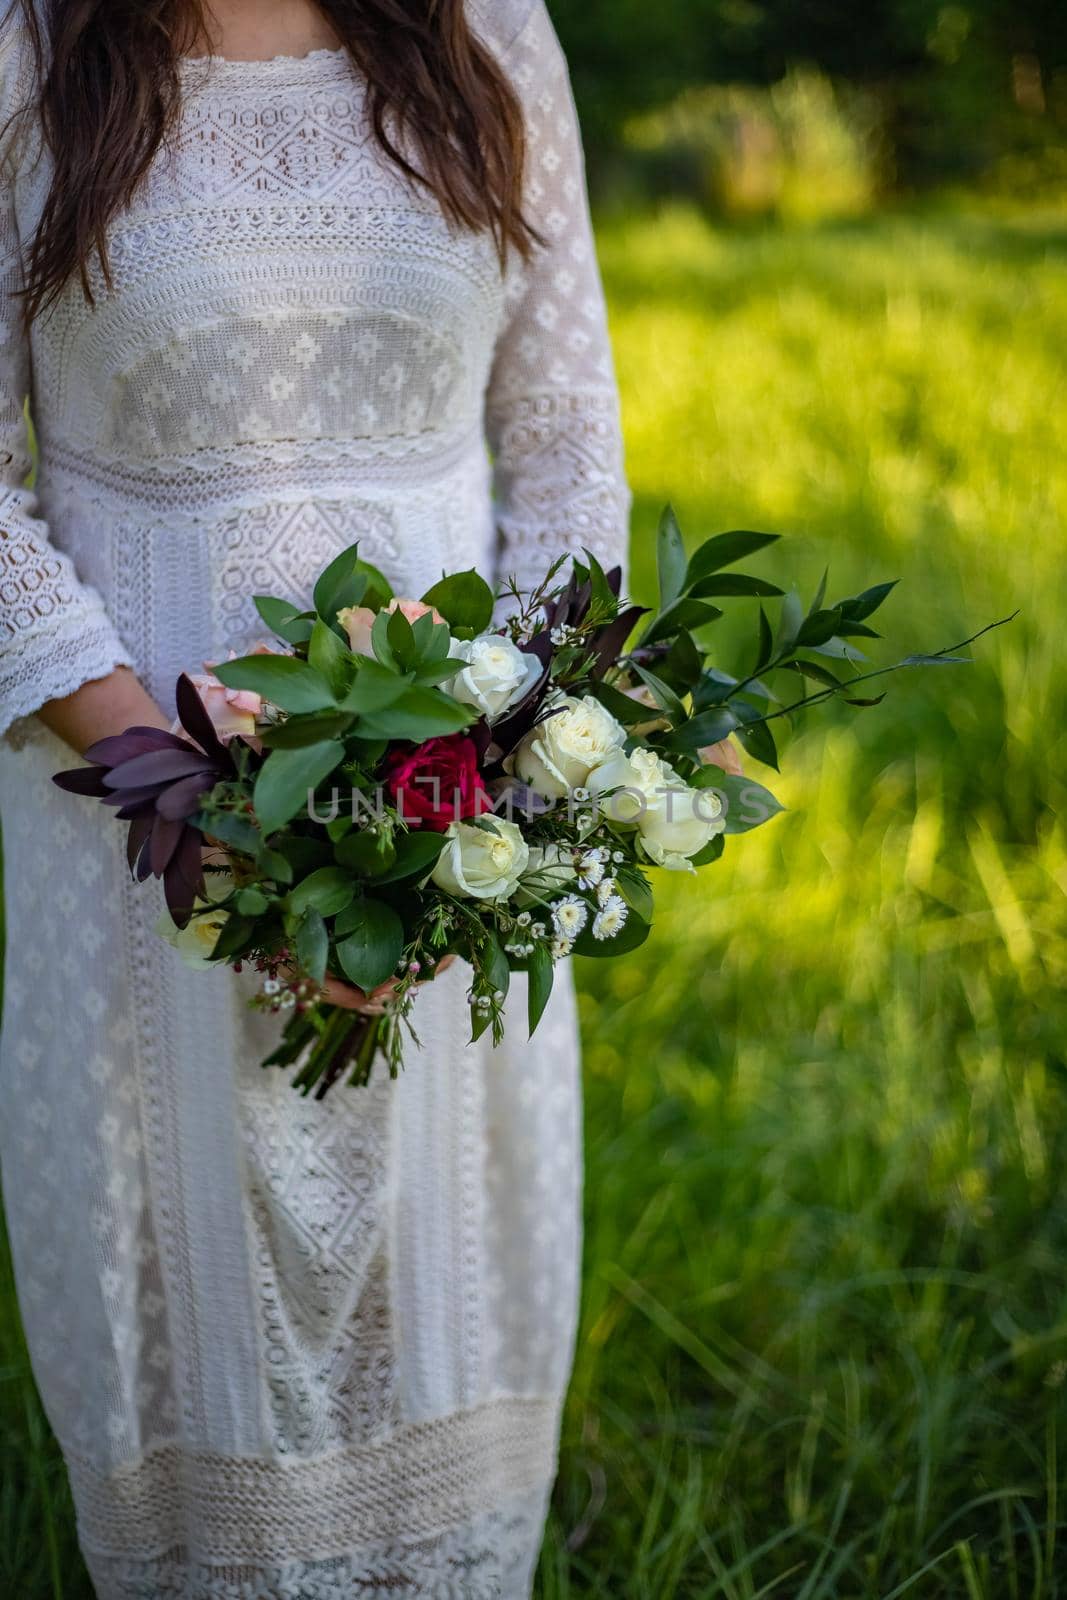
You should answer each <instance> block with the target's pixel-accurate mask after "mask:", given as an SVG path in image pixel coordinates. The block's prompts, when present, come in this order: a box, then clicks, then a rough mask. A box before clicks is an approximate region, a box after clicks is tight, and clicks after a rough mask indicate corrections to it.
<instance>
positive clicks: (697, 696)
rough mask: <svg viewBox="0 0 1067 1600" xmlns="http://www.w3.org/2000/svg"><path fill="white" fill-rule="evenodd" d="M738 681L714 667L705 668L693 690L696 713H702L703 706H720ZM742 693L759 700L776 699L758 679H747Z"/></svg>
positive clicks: (730, 694)
mask: <svg viewBox="0 0 1067 1600" xmlns="http://www.w3.org/2000/svg"><path fill="white" fill-rule="evenodd" d="M740 681H741V680H740V679H739V678H733V677H731V676H730V674H729V673H728V672H720V671H719V670H718V669H717V668H716V667H705V669H704V671H703V672H702V673H701V675H700V682H699V683H698V684H697V685H696V688H695V689H694V690H693V705H694V706H695V708H696V709H697V710H698V711H702V710H703V709H704V707H705V706H717V705H721V704H722V703H723V701H724V700H729V699H730V697H731V696H732V695H733V692H734V690H735V689H736V688H737V687H738V685H739V684H740ZM744 692H745V694H746V695H755V696H756V698H757V699H759V700H774V699H776V698H777V697H776V696H775V695H773V694H772V693H771V691H770V689H768V687H767V685H766V684H765V683H763V682H762V681H761V680H760V679H759V678H749V679H747V680H746V682H745V690H744Z"/></svg>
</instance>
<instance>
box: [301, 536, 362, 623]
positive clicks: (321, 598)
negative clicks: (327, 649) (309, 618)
mask: <svg viewBox="0 0 1067 1600" xmlns="http://www.w3.org/2000/svg"><path fill="white" fill-rule="evenodd" d="M358 562H359V545H358V544H352V545H349V547H348V549H347V550H342V551H341V554H340V555H339V556H335V557H334V559H333V560H332V561H331V562H330V564H329V566H328V567H327V568H326V570H325V571H324V572H323V573H322V575H321V577H320V578H319V581H318V582H317V583H316V585H315V595H314V599H315V610H316V611H317V612H318V614H319V616H320V617H321V618H322V620H323V622H325V623H326V625H327V627H329V628H332V627H333V625H334V623H335V622H336V621H337V613H338V612H339V611H342V610H344V609H345V607H347V606H358V605H359V603H360V601H361V600H362V599H363V597H364V595H365V594H366V591H367V583H366V579H365V577H364V576H363V575H362V574H361V573H360V571H359V566H358Z"/></svg>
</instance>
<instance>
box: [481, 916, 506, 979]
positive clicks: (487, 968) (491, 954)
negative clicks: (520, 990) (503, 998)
mask: <svg viewBox="0 0 1067 1600" xmlns="http://www.w3.org/2000/svg"><path fill="white" fill-rule="evenodd" d="M477 950H478V966H479V968H480V969H481V972H482V974H483V975H484V977H485V979H486V982H487V983H488V985H489V987H490V988H491V989H500V990H502V991H503V992H504V994H507V992H508V986H509V985H510V983H511V968H510V967H509V966H508V958H507V956H506V955H505V954H504V951H503V947H502V946H501V943H500V940H499V939H498V938H497V936H496V934H495V933H494V932H493V930H492V928H486V930H485V936H484V938H483V939H482V942H481V944H480V945H479V946H478V947H477Z"/></svg>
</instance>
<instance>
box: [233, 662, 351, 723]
mask: <svg viewBox="0 0 1067 1600" xmlns="http://www.w3.org/2000/svg"><path fill="white" fill-rule="evenodd" d="M215 676H216V677H217V678H218V680H219V682H220V683H224V684H225V685H226V687H227V688H228V689H251V690H252V691H253V692H254V693H256V694H261V695H262V696H263V697H264V699H265V700H269V701H270V702H271V704H272V705H276V706H280V707H281V709H282V710H283V711H297V712H299V711H326V710H332V709H333V705H334V699H333V692H332V691H331V689H330V685H329V684H328V683H327V681H326V679H325V678H324V677H323V676H322V673H321V672H316V670H315V668H314V667H313V666H311V665H309V663H308V662H306V661H300V660H298V659H297V657H296V656H268V655H260V656H241V657H239V659H238V660H236V661H220V662H219V664H218V666H217V667H216V668H215Z"/></svg>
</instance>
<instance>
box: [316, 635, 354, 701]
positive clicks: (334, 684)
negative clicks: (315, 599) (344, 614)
mask: <svg viewBox="0 0 1067 1600" xmlns="http://www.w3.org/2000/svg"><path fill="white" fill-rule="evenodd" d="M308 661H309V662H310V663H311V665H312V666H313V667H314V668H315V671H316V672H321V673H322V676H323V677H324V678H325V679H326V682H327V683H328V684H329V685H330V689H331V690H332V692H333V694H334V695H336V696H338V697H340V696H341V695H343V694H344V692H345V690H346V689H347V688H348V680H349V678H350V677H351V675H352V652H351V651H350V650H349V648H348V646H347V645H345V644H342V642H341V640H340V639H339V638H338V636H337V634H336V633H334V631H333V629H332V628H331V627H328V626H327V624H326V623H325V622H323V620H322V618H321V617H316V619H315V624H314V626H313V628H312V630H311V642H310V643H309V645H308Z"/></svg>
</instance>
